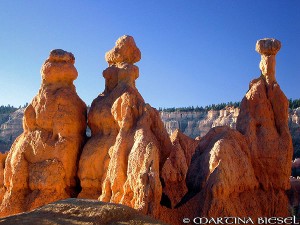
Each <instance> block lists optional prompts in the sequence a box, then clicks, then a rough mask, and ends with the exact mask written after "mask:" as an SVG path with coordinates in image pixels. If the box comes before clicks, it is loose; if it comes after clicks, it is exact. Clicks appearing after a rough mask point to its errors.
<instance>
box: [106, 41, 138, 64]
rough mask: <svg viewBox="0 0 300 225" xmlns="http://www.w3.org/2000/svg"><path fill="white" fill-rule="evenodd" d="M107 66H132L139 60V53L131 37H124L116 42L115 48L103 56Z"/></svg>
mask: <svg viewBox="0 0 300 225" xmlns="http://www.w3.org/2000/svg"><path fill="white" fill-rule="evenodd" d="M105 60H106V61H107V62H108V64H109V65H112V64H119V63H129V64H134V63H136V62H138V61H140V60H141V52H140V50H139V49H138V47H137V46H136V44H135V41H134V39H133V37H131V36H129V35H124V36H122V37H120V38H119V39H118V40H117V41H116V46H115V47H114V48H113V49H112V50H110V51H109V52H107V53H106V54H105Z"/></svg>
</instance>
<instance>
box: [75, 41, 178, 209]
mask: <svg viewBox="0 0 300 225" xmlns="http://www.w3.org/2000/svg"><path fill="white" fill-rule="evenodd" d="M105 58H106V61H107V62H108V64H109V67H108V68H107V69H105V70H104V71H103V77H104V78H105V90H104V92H103V93H102V94H100V95H99V96H98V97H97V98H96V99H95V100H94V101H93V103H92V105H91V109H90V111H89V114H88V125H89V127H90V128H91V138H90V140H89V141H88V142H87V144H86V145H85V147H84V149H83V152H82V155H81V158H80V162H79V171H78V176H79V179H80V183H81V187H82V191H81V193H80V194H79V197H80V198H93V199H99V200H101V201H106V202H114V203H121V204H125V205H128V206H130V207H132V208H135V209H138V210H139V211H141V212H143V213H145V214H150V215H157V214H158V211H159V208H158V206H159V205H160V201H161V197H162V184H161V181H160V170H161V168H162V166H163V164H164V162H165V160H166V159H167V157H168V156H169V155H170V151H171V147H172V144H171V141H170V138H169V136H168V133H167V132H166V130H165V129H164V125H163V123H162V121H161V119H160V116H159V113H158V111H157V110H155V109H154V108H152V107H151V106H150V105H149V104H146V103H145V101H144V99H143V98H142V96H141V95H140V93H139V92H138V90H137V88H136V86H135V80H136V79H137V78H138V76H139V68H138V67H137V66H136V65H134V63H135V62H137V61H139V60H140V58H141V53H140V50H139V49H138V48H137V46H136V44H135V41H134V39H133V38H132V37H131V36H122V37H121V38H119V39H118V40H117V42H116V46H115V47H114V48H113V49H112V50H111V51H109V52H107V53H106V55H105Z"/></svg>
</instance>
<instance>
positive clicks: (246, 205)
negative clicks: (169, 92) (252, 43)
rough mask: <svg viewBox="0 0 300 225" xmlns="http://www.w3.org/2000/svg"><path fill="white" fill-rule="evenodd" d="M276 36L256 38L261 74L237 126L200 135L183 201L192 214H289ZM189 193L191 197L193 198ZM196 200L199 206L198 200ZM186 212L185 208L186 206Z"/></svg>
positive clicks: (284, 106)
mask: <svg viewBox="0 0 300 225" xmlns="http://www.w3.org/2000/svg"><path fill="white" fill-rule="evenodd" d="M280 46H281V44H280V42H279V41H277V40H275V39H263V40H259V41H258V42H257V44H256V50H257V51H258V52H259V53H261V54H262V60H261V62H260V69H261V77H260V78H258V79H255V80H253V81H252V82H251V83H250V89H249V91H248V92H247V93H246V95H245V97H244V99H243V100H242V103H241V108H240V114H239V116H238V118H237V126H236V128H237V131H235V130H232V129H229V128H227V127H216V128H213V129H212V130H210V132H208V134H207V135H206V136H205V137H203V138H202V139H201V141H200V144H199V146H198V147H197V149H196V152H195V154H194V156H193V158H192V162H191V166H190V168H189V171H188V175H187V180H186V182H187V186H188V189H189V192H188V194H187V195H186V196H185V199H184V202H187V203H186V205H185V206H183V209H184V208H185V207H186V206H190V207H192V205H194V207H195V208H197V210H195V211H194V212H192V210H190V211H191V215H190V216H191V217H193V216H199V215H201V216H206V217H226V216H236V217H251V218H252V219H253V220H254V221H257V218H258V217H260V216H264V217H276V216H277V217H279V216H282V217H285V216H289V211H288V209H289V205H288V200H287V196H286V194H285V191H286V190H287V189H288V188H289V176H290V171H291V160H292V141H291V136H290V133H289V128H288V100H287V98H286V97H285V95H284V94H283V92H282V91H281V89H280V87H279V85H278V83H277V82H276V79H275V55H276V53H277V52H278V51H279V49H280ZM192 197H193V198H192ZM197 205H198V206H197ZM186 212H188V211H186Z"/></svg>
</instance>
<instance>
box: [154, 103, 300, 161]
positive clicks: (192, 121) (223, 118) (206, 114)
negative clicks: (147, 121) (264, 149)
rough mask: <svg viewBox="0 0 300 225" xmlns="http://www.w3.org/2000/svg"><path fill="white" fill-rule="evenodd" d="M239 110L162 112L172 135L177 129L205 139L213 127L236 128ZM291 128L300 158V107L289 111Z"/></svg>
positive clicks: (297, 155) (295, 155) (193, 136)
mask: <svg viewBox="0 0 300 225" xmlns="http://www.w3.org/2000/svg"><path fill="white" fill-rule="evenodd" d="M238 115H239V108H236V107H226V108H224V109H221V110H209V111H205V110H202V111H190V112H182V111H175V112H163V111H161V112H160V116H161V118H162V120H163V122H164V125H165V128H166V129H167V131H168V133H169V134H170V135H171V134H172V133H173V132H174V131H175V130H176V129H179V130H180V131H181V132H183V133H184V134H186V135H188V136H190V137H192V138H196V137H199V136H200V137H203V136H204V135H205V134H206V133H207V132H208V131H209V130H210V128H212V127H216V126H229V127H231V128H233V129H235V128H236V120H237V117H238ZM289 127H290V132H291V135H292V138H293V145H294V157H300V107H299V108H297V109H293V110H292V109H290V110H289Z"/></svg>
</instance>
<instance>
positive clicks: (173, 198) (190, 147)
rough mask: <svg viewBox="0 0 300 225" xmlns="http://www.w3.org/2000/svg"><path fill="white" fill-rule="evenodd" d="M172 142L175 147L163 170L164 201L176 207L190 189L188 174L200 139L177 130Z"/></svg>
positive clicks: (165, 203) (171, 206) (167, 204)
mask: <svg viewBox="0 0 300 225" xmlns="http://www.w3.org/2000/svg"><path fill="white" fill-rule="evenodd" d="M171 142H172V145H173V148H172V151H171V153H170V155H169V157H168V158H167V160H166V161H165V163H164V166H163V168H162V172H161V176H162V178H163V182H164V185H163V198H162V201H165V202H164V205H165V206H167V207H169V208H175V207H176V205H177V204H178V203H179V202H180V201H181V199H182V198H183V197H184V195H185V194H186V193H187V191H188V189H187V186H186V183H185V180H186V174H187V171H188V168H189V166H190V162H191V159H192V156H193V154H194V152H195V149H196V147H197V145H198V144H199V141H197V140H193V139H192V138H190V137H187V136H185V135H184V134H183V133H181V132H180V131H179V130H176V131H175V132H173V134H172V135H171ZM162 203H163V202H162Z"/></svg>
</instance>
